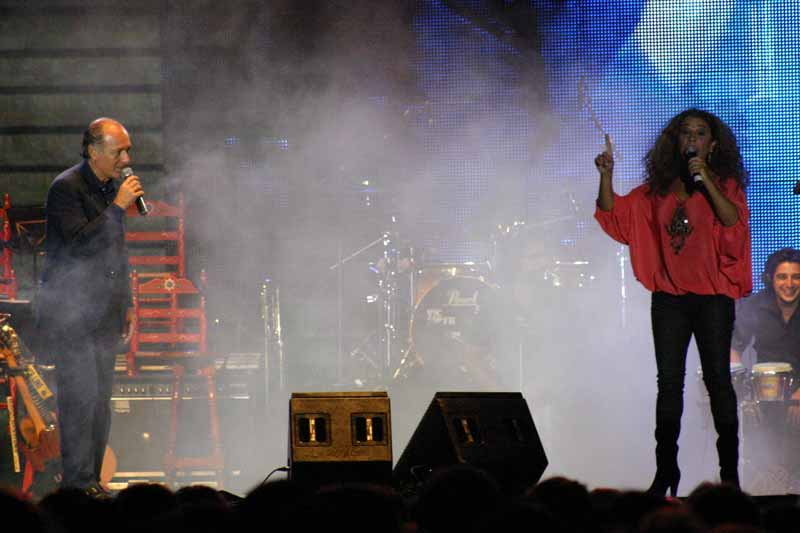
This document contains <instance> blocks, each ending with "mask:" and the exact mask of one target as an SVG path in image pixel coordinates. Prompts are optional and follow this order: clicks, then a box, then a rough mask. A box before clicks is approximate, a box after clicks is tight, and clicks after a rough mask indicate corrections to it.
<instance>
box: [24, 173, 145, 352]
mask: <svg viewBox="0 0 800 533" xmlns="http://www.w3.org/2000/svg"><path fill="white" fill-rule="evenodd" d="M115 196H116V187H115V185H114V183H113V181H109V182H108V183H107V184H103V183H102V182H100V180H99V179H97V177H96V176H95V175H94V172H93V171H92V169H91V167H90V166H89V164H88V163H87V162H86V161H84V162H83V163H80V164H78V165H75V166H74V167H72V168H69V169H67V170H65V171H64V172H62V173H61V174H60V175H59V176H58V177H56V179H55V180H54V181H53V183H52V184H51V185H50V189H49V190H48V193H47V201H46V204H45V216H46V220H47V230H46V236H45V264H44V268H43V270H42V280H41V281H42V283H41V287H40V290H39V294H38V296H37V299H36V323H37V337H39V340H40V341H44V342H43V343H38V344H37V351H39V352H42V351H45V352H46V351H48V350H50V349H53V348H57V347H58V343H59V342H62V341H63V339H64V336H65V335H68V336H70V337H73V336H74V337H75V338H80V337H82V336H86V335H91V334H92V333H93V332H94V331H95V330H96V329H97V328H98V327H104V328H109V327H110V328H112V329H119V333H122V329H123V327H124V323H125V322H124V317H125V311H126V309H127V307H128V306H129V305H130V284H129V280H128V255H127V249H126V246H125V212H124V211H123V210H122V209H120V208H119V207H118V206H117V205H115V204H113V199H114V197H115ZM114 333H116V331H115V332H114Z"/></svg>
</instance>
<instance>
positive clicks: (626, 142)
mask: <svg viewBox="0 0 800 533" xmlns="http://www.w3.org/2000/svg"><path fill="white" fill-rule="evenodd" d="M476 5H477V4H476ZM532 5H534V6H536V7H537V8H538V9H539V13H540V16H539V24H540V27H539V31H540V34H541V37H542V54H543V57H544V64H545V73H544V75H543V76H542V78H543V80H542V82H543V83H544V82H545V81H546V82H547V83H548V84H549V85H548V91H549V93H548V94H549V104H550V107H551V110H552V113H553V116H552V117H549V120H551V121H552V122H553V123H554V124H555V128H554V131H555V134H554V138H552V139H550V140H549V142H546V143H543V144H542V146H540V147H533V148H531V147H530V146H529V143H528V140H529V134H530V132H532V131H533V130H534V128H535V127H536V125H537V121H538V120H541V118H540V117H531V116H528V112H527V111H526V110H524V109H522V108H521V106H520V105H519V102H518V101H517V97H518V90H519V84H520V69H519V67H518V66H517V65H516V64H515V63H514V62H513V61H509V60H508V59H509V57H512V58H513V57H514V56H515V55H517V51H516V50H514V49H513V48H511V47H510V46H508V45H507V44H505V43H503V42H501V41H500V40H498V39H497V38H496V37H494V36H493V35H491V34H489V33H487V32H485V31H483V30H481V29H479V28H477V27H476V26H475V25H474V24H473V23H472V22H470V21H469V20H467V19H465V18H463V17H461V16H459V15H457V14H454V13H453V12H452V10H450V9H449V8H448V7H447V6H446V5H444V4H443V3H442V2H438V1H428V2H424V3H423V7H422V8H421V9H420V10H419V12H418V14H417V18H416V21H415V30H416V31H417V33H418V46H419V51H420V54H419V60H418V64H417V70H418V74H419V78H420V80H421V81H420V83H421V88H422V89H423V90H424V91H425V93H426V94H427V95H428V96H429V98H430V101H431V111H430V113H431V116H430V120H428V121H426V122H424V123H421V124H420V125H419V127H420V129H421V130H422V131H423V137H424V138H425V140H426V142H427V147H428V150H429V152H430V155H432V156H433V157H432V159H433V161H434V162H435V163H434V166H433V168H432V169H430V171H431V173H432V178H433V180H435V181H436V183H437V184H438V185H439V191H440V195H439V196H438V197H437V198H436V201H437V202H438V206H439V212H438V213H434V214H432V217H431V222H436V223H442V222H443V221H444V222H446V223H450V224H453V225H455V226H459V225H463V224H465V223H466V222H468V221H469V219H470V217H472V216H474V215H475V213H476V212H477V211H478V208H479V204H480V202H481V200H482V199H483V198H485V194H486V191H487V190H489V189H490V188H491V186H492V183H493V180H498V179H500V178H501V176H498V172H499V169H502V167H503V165H504V164H505V163H507V162H508V161H515V160H516V161H531V162H532V163H531V165H532V167H531V172H530V175H529V177H528V184H527V188H528V205H529V206H530V207H531V209H536V210H541V209H543V208H546V207H547V206H550V207H552V202H549V203H548V201H546V200H547V198H549V197H546V195H544V193H542V192H541V191H542V190H546V189H548V187H551V186H552V185H554V184H565V183H566V184H567V185H568V187H567V188H568V189H569V190H570V191H573V192H575V194H577V196H578V197H579V200H580V201H582V202H583V203H584V205H586V204H589V203H590V202H591V200H592V198H593V196H594V194H595V193H596V180H597V177H596V171H595V170H594V168H593V166H592V160H593V158H594V155H595V154H596V153H597V152H598V151H599V150H600V149H602V135H601V134H600V132H598V131H597V129H596V128H595V126H594V125H593V124H592V122H591V120H590V118H589V115H588V113H587V112H586V110H585V108H583V107H582V104H581V100H580V98H579V90H578V89H579V86H580V85H581V81H582V80H583V82H584V87H585V88H586V94H587V96H588V97H589V98H590V100H591V102H592V104H593V108H594V109H595V111H596V113H597V115H598V118H599V119H600V121H601V122H602V123H603V125H604V127H605V128H606V130H607V131H608V132H609V133H610V134H611V135H612V137H613V138H614V140H615V143H616V146H617V149H618V151H619V153H620V154H621V156H622V159H621V160H619V161H618V162H617V165H616V177H617V179H616V188H617V190H618V191H619V192H621V193H624V192H627V191H628V190H629V189H630V188H632V187H634V186H635V185H636V184H638V183H640V182H641V180H642V170H643V169H642V165H641V159H642V157H643V155H644V154H645V152H646V150H647V148H648V147H649V146H650V145H651V143H652V142H653V140H654V138H655V136H656V135H657V134H658V132H659V131H660V129H661V127H662V126H663V125H664V124H665V123H666V122H667V120H668V119H669V118H670V117H672V116H673V115H675V114H676V113H678V112H680V111H681V110H683V109H685V108H687V107H692V106H694V107H700V108H704V109H708V110H709V111H712V112H714V113H716V114H718V115H719V116H720V117H721V118H723V120H725V121H726V122H727V123H728V124H729V125H730V126H731V127H732V129H733V130H734V132H735V133H736V135H737V137H738V139H739V143H740V146H741V148H742V153H743V155H744V158H745V164H746V166H747V167H748V169H749V170H750V173H751V175H750V187H749V189H748V200H749V205H750V209H751V225H752V236H753V264H754V276H753V278H754V283H755V286H756V289H758V288H760V287H761V286H762V285H761V283H760V279H759V278H760V276H759V274H760V271H761V269H762V267H763V264H764V261H765V259H766V257H767V256H768V255H769V254H770V253H771V252H772V251H774V250H775V249H777V248H780V247H783V246H793V247H798V248H800V196H795V195H793V194H792V187H793V184H794V183H795V182H796V181H797V180H798V179H800V44H799V43H800V2H786V1H779V0H761V1H734V0H650V1H644V0H639V1H622V0H609V1H604V2H598V1H592V2H585V1H576V0H571V1H570V0H568V1H563V2H554V1H545V0H532ZM545 76H546V80H545ZM476 147H477V149H476ZM539 150H540V152H537V153H533V152H534V151H539ZM543 206H544V207H543ZM585 211H589V212H590V211H591V210H590V209H585ZM589 214H591V213H589ZM586 227H587V223H586V216H584V217H583V219H582V220H578V221H577V222H576V224H575V229H574V231H573V232H571V233H573V234H571V235H564V236H563V239H562V240H563V241H564V242H568V243H572V244H574V243H576V242H579V241H580V239H581V238H582V236H583V235H584V233H585V230H584V228H586ZM448 242H449V247H448V246H444V247H443V249H445V250H444V251H443V252H442V253H443V255H445V256H448V257H447V259H449V260H476V259H477V260H479V259H480V258H479V257H478V256H480V255H481V254H482V253H483V252H485V250H482V249H481V245H480V243H477V242H474V241H473V242H470V241H469V240H468V239H458V238H453V239H450V240H449V241H448Z"/></svg>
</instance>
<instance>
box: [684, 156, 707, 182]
mask: <svg viewBox="0 0 800 533" xmlns="http://www.w3.org/2000/svg"><path fill="white" fill-rule="evenodd" d="M693 157H697V148H695V147H694V146H690V147H688V148H687V149H686V161H687V162H688V161H689V159H691V158H693ZM692 181H694V182H695V183H696V184H698V185H699V184H701V183H703V176H701V175H700V174H699V173H697V172H695V173H694V174H692Z"/></svg>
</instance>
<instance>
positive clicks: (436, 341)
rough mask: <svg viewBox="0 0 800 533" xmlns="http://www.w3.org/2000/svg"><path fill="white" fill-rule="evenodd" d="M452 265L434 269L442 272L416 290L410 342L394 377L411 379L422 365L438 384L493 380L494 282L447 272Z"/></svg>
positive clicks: (495, 336) (481, 384) (490, 382)
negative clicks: (429, 282)
mask: <svg viewBox="0 0 800 533" xmlns="http://www.w3.org/2000/svg"><path fill="white" fill-rule="evenodd" d="M453 268H454V267H453V266H449V267H446V268H440V269H438V270H437V272H438V273H439V274H445V275H444V276H443V277H441V278H440V279H439V280H437V281H436V282H435V283H433V284H431V285H430V286H429V287H428V288H427V289H426V290H424V291H422V292H418V294H419V296H418V297H417V300H418V301H417V303H416V305H415V307H414V312H413V314H412V319H411V324H410V327H409V342H410V345H409V348H408V351H407V353H405V354H404V356H403V357H402V359H401V360H400V364H399V365H398V367H397V368H396V369H395V370H394V373H393V374H392V379H393V380H394V381H396V382H403V381H405V380H407V379H410V377H411V375H412V374H413V373H414V372H418V371H419V369H420V368H422V367H425V377H426V378H428V379H431V378H432V379H434V380H435V381H436V382H437V383H438V384H440V385H441V386H445V387H458V386H472V387H475V386H479V387H485V386H492V385H494V383H495V381H494V372H495V365H494V357H495V356H496V354H495V342H496V341H497V340H498V338H499V336H500V335H499V332H498V329H497V327H498V323H497V319H498V318H499V316H500V315H499V312H498V302H497V296H496V290H497V288H498V287H497V286H496V285H492V284H490V283H488V282H487V281H486V280H485V279H484V277H482V276H477V277H473V276H458V275H451V276H448V274H456V273H458V272H457V270H456V271H454V270H453ZM423 272H424V269H423ZM448 380H449V382H448Z"/></svg>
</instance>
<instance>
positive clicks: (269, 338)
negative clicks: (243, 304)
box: [259, 279, 286, 398]
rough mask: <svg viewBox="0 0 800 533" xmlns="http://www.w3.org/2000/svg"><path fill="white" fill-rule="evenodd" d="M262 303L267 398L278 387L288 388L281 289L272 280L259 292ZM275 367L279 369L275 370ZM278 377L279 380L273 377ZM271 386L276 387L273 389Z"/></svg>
mask: <svg viewBox="0 0 800 533" xmlns="http://www.w3.org/2000/svg"><path fill="white" fill-rule="evenodd" d="M259 297H260V301H261V319H262V320H263V321H264V370H265V372H264V376H265V379H266V383H265V385H266V392H267V398H270V397H271V396H270V392H275V391H273V390H272V389H274V388H275V387H277V389H278V390H279V391H282V390H284V389H285V388H286V380H285V376H284V370H285V368H286V365H285V361H284V358H283V337H282V331H281V303H280V289H279V288H278V287H277V286H276V285H275V283H274V282H273V281H272V280H271V279H265V280H264V281H263V282H262V283H261V287H260V290H259ZM273 366H275V367H277V368H275V369H274V372H273ZM273 374H275V375H276V376H277V379H275V378H274V377H273ZM270 385H274V387H271V386H270Z"/></svg>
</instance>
